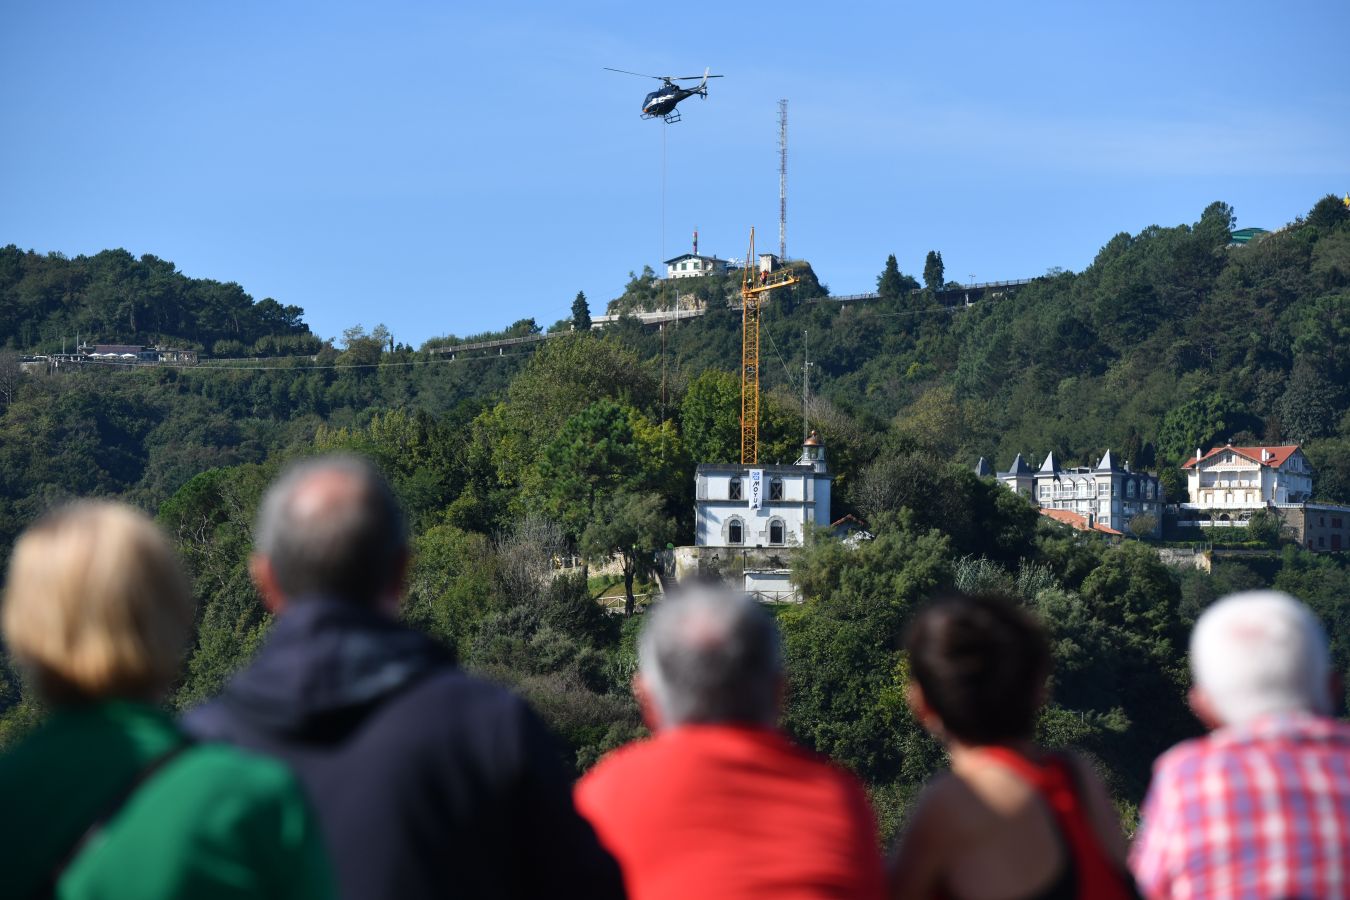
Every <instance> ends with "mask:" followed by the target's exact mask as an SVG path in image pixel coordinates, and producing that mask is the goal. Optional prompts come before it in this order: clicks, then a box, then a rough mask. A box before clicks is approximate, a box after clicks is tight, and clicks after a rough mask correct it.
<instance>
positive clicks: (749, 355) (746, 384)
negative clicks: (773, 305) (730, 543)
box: [741, 226, 801, 466]
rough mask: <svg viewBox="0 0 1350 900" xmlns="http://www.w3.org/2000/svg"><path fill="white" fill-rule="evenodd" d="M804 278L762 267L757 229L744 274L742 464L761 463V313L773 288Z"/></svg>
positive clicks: (753, 235) (746, 256)
mask: <svg viewBox="0 0 1350 900" xmlns="http://www.w3.org/2000/svg"><path fill="white" fill-rule="evenodd" d="M799 281H801V279H800V278H798V277H797V276H796V274H794V273H793V272H792V271H791V270H790V269H784V270H780V271H778V272H770V271H768V269H767V267H766V268H765V269H764V270H761V269H760V267H759V260H757V259H756V258H755V229H754V227H753V226H752V227H751V228H750V250H749V252H748V253H746V255H745V269H744V270H743V271H742V273H741V465H743V466H753V465H755V464H756V463H758V462H759V313H760V309H761V307H762V306H763V305H764V302H765V301H766V300H768V299H769V291H772V290H774V289H776V288H781V287H788V286H790V285H794V284H797V283H798V282H799Z"/></svg>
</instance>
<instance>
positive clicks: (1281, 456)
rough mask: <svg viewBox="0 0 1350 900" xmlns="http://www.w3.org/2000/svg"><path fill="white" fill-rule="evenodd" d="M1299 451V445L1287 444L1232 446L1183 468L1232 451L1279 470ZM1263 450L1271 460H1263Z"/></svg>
mask: <svg viewBox="0 0 1350 900" xmlns="http://www.w3.org/2000/svg"><path fill="white" fill-rule="evenodd" d="M1297 449H1298V444H1285V445H1282V446H1279V447H1232V446H1224V447H1215V448H1214V449H1213V450H1211V451H1209V452H1208V453H1206V454H1205V455H1204V456H1202V457H1200V458H1199V459H1189V460H1187V461H1186V464H1185V465H1183V466H1182V468H1183V469H1190V468H1193V467H1194V466H1195V464H1196V463H1202V462H1204V461H1205V460H1207V459H1209V458H1210V457H1211V456H1214V455H1215V454H1216V453H1224V452H1226V451H1228V450H1232V451H1233V452H1234V453H1237V454H1238V455H1239V456H1242V457H1245V458H1246V459H1249V460H1251V461H1252V462H1254V463H1260V464H1261V465H1263V466H1270V467H1271V468H1272V469H1278V468H1279V467H1280V466H1282V465H1284V464H1285V463H1286V462H1288V461H1289V457H1291V456H1293V455H1294V451H1295V450H1297ZM1262 450H1265V451H1266V452H1268V453H1269V454H1270V458H1269V459H1265V460H1263V459H1262V458H1261V451H1262Z"/></svg>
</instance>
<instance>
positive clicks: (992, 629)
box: [890, 595, 1135, 900]
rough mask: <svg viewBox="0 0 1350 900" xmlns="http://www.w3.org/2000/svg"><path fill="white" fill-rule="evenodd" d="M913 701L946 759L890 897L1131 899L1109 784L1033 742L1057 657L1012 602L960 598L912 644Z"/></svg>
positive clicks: (923, 624) (894, 874)
mask: <svg viewBox="0 0 1350 900" xmlns="http://www.w3.org/2000/svg"><path fill="white" fill-rule="evenodd" d="M905 649H906V652H907V654H908V657H909V667H910V673H911V678H910V683H909V687H908V695H907V696H908V701H909V705H910V708H911V709H912V710H913V711H914V715H915V717H916V718H917V719H918V720H919V722H920V723H921V724H922V725H923V727H924V728H925V729H927V730H928V732H929V733H930V734H932V735H933V736H934V737H935V738H937V739H938V740H939V741H941V742H942V743H943V744H944V745H945V747H946V748H947V751H948V753H949V754H950V757H951V771H950V772H947V773H943V774H941V775H939V776H937V777H936V778H934V779H933V780H932V782H930V783H929V785H928V786H927V787H926V788H925V789H924V792H923V794H922V795H921V796H920V798H919V801H918V803H917V805H916V807H915V810H914V812H913V814H912V815H911V816H910V819H909V822H908V824H907V827H906V829H905V832H904V834H903V835H902V836H901V838H900V840H899V842H898V843H897V845H896V848H895V852H894V854H893V856H892V858H891V866H890V883H891V896H892V897H897V898H902V897H903V898H908V897H962V898H970V900H1013V898H1018V900H1020V898H1032V897H1034V898H1041V897H1044V898H1052V897H1053V898H1059V897H1094V898H1104V900H1106V898H1112V897H1131V896H1135V892H1134V888H1133V885H1132V883H1131V882H1130V880H1129V875H1128V874H1127V872H1126V869H1125V853H1126V848H1125V838H1124V835H1123V834H1122V833H1121V829H1120V822H1119V820H1118V818H1117V816H1116V813H1115V810H1114V808H1113V807H1112V805H1111V801H1110V798H1109V796H1108V795H1107V792H1106V788H1105V786H1104V785H1103V784H1102V783H1101V780H1100V779H1098V778H1097V776H1096V775H1095V774H1094V773H1093V772H1092V770H1091V769H1090V768H1089V767H1088V766H1087V765H1086V764H1085V763H1083V762H1082V761H1080V760H1077V759H1074V758H1072V757H1068V756H1063V755H1060V754H1053V753H1048V752H1046V751H1044V750H1041V749H1039V748H1038V747H1036V746H1035V745H1034V744H1033V743H1032V733H1033V731H1034V729H1035V724H1036V716H1037V714H1038V713H1039V712H1040V708H1041V706H1042V705H1044V703H1045V700H1046V681H1047V679H1048V677H1049V675H1050V666H1051V660H1050V647H1049V642H1048V641H1047V639H1046V637H1045V634H1044V632H1043V631H1042V630H1041V627H1040V626H1039V625H1038V624H1037V623H1036V622H1035V620H1033V619H1032V618H1031V616H1029V615H1028V614H1027V613H1026V612H1024V611H1023V610H1022V609H1020V608H1019V607H1017V606H1015V605H1014V604H1013V603H1012V602H1010V601H1008V600H1005V599H1003V598H1001V597H992V596H967V595H953V596H949V597H945V598H943V599H940V600H938V601H936V602H934V603H933V604H931V605H929V606H928V607H926V608H925V609H924V610H922V611H921V612H920V613H919V614H918V615H917V616H916V617H915V619H914V622H913V623H912V624H911V626H910V629H909V633H908V635H907V637H906V640H905Z"/></svg>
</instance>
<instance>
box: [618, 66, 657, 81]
mask: <svg viewBox="0 0 1350 900" xmlns="http://www.w3.org/2000/svg"><path fill="white" fill-rule="evenodd" d="M601 68H602V69H604V70H605V71H606V72H619V73H621V74H624V75H636V76H637V77H639V78H655V79H656V80H657V81H668V80H669V79H667V78H666V77H665V76H664V75H647V74H645V73H643V72H630V71H628V70H627V69H612V68H610V67H609V66H601Z"/></svg>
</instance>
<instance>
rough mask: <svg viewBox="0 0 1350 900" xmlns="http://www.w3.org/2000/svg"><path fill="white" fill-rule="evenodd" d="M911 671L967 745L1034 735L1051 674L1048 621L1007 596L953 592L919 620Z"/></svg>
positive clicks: (908, 641)
mask: <svg viewBox="0 0 1350 900" xmlns="http://www.w3.org/2000/svg"><path fill="white" fill-rule="evenodd" d="M905 650H906V651H907V652H908V654H909V667H910V672H911V673H912V674H913V677H914V678H915V680H917V681H918V683H919V687H920V688H921V689H922V690H923V695H924V699H925V700H926V701H927V703H928V705H929V706H930V707H931V708H932V709H933V711H934V712H935V713H937V715H938V717H939V718H940V719H942V725H943V728H945V729H946V731H947V732H948V734H950V735H951V736H952V737H955V738H957V739H958V740H960V741H962V742H964V743H967V744H975V745H980V744H992V743H998V742H1000V741H1007V740H1017V739H1021V738H1027V737H1030V736H1031V733H1032V731H1033V730H1034V729H1035V726H1036V713H1037V712H1038V711H1039V709H1040V705H1041V700H1042V694H1041V690H1042V688H1043V687H1044V685H1045V681H1046V679H1047V678H1048V677H1049V675H1050V665H1051V658H1050V643H1049V641H1048V640H1047V638H1046V636H1045V632H1044V630H1043V629H1042V628H1041V626H1040V624H1039V623H1038V622H1037V621H1036V620H1035V619H1033V618H1032V617H1031V615H1029V614H1028V613H1027V612H1026V611H1024V610H1023V609H1021V608H1020V607H1018V606H1017V605H1015V604H1014V603H1013V602H1012V601H1011V600H1008V599H1007V598H1005V597H1001V596H997V595H990V594H976V595H970V594H948V595H946V596H943V597H939V598H937V599H935V600H934V601H933V602H932V603H930V604H929V605H928V606H926V607H925V608H924V609H922V610H921V611H920V612H919V613H918V615H916V616H915V617H914V621H913V622H912V623H911V624H910V626H909V631H908V633H907V635H906V637H905Z"/></svg>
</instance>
